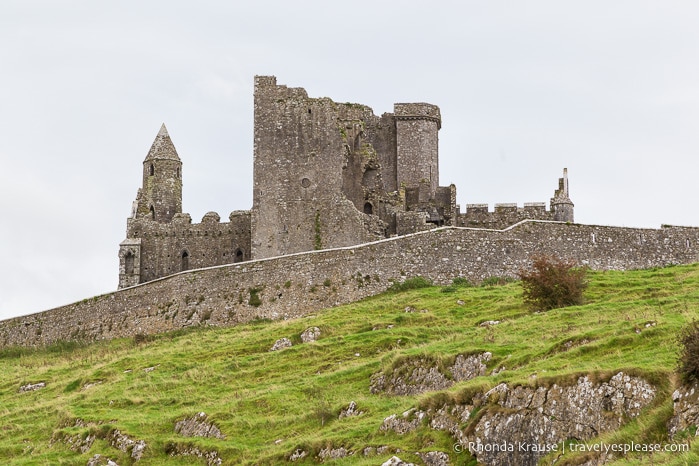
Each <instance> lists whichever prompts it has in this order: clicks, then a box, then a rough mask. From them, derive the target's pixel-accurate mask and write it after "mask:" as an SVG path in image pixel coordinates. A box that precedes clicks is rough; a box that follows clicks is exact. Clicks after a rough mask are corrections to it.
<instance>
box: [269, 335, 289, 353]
mask: <svg viewBox="0 0 699 466" xmlns="http://www.w3.org/2000/svg"><path fill="white" fill-rule="evenodd" d="M291 346H293V344H292V343H291V340H289V339H288V338H286V337H284V338H280V339H279V340H277V341H275V342H274V345H273V346H272V348H270V351H279V350H280V349H284V348H291Z"/></svg>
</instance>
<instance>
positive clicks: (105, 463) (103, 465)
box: [85, 454, 119, 466]
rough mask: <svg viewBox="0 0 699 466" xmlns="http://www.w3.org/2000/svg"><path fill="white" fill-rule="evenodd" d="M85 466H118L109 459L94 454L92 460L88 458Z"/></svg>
mask: <svg viewBox="0 0 699 466" xmlns="http://www.w3.org/2000/svg"><path fill="white" fill-rule="evenodd" d="M85 466H119V465H118V464H117V463H115V462H114V461H112V460H111V459H109V458H107V457H106V456H102V455H100V454H96V455H95V456H93V457H92V458H90V459H89V460H88V461H87V464H86V465H85Z"/></svg>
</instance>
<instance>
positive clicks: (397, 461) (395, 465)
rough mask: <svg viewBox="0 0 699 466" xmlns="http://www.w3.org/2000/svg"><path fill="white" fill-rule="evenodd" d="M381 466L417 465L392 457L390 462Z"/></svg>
mask: <svg viewBox="0 0 699 466" xmlns="http://www.w3.org/2000/svg"><path fill="white" fill-rule="evenodd" d="M381 466H415V464H414V463H406V462H405V461H403V460H402V459H400V458H398V457H397V456H392V457H391V458H389V460H388V461H386V462H385V463H383V464H381Z"/></svg>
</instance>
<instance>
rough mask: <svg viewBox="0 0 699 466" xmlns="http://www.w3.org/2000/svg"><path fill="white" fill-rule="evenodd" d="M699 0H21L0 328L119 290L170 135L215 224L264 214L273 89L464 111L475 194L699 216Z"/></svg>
mask: <svg viewBox="0 0 699 466" xmlns="http://www.w3.org/2000/svg"><path fill="white" fill-rule="evenodd" d="M697 25H699V2H696V1H690V0H687V1H672V0H662V1H660V0H658V1H641V0H628V1H616V0H614V1H612V0H604V1H595V0H592V1H591V0H580V1H573V0H571V1H565V2H564V1H560V0H550V1H543V0H541V1H532V0H527V1H492V0H488V1H485V0H479V1H473V0H460V1H449V2H446V1H438V0H434V1H432V2H426V1H424V0H422V1H411V0H402V1H400V2H398V1H391V2H388V1H384V2H382V1H380V0H371V1H365V0H353V1H351V2H337V1H334V2H333V1H327V0H326V1H303V0H297V1H293V2H292V1H281V0H280V1H260V0H255V1H245V2H244V1H207V0H203V1H202V0H199V1H197V2H184V1H172V0H170V1H123V0H122V1H119V2H116V1H112V2H106V1H105V2H94V1H87V0H74V1H69V0H66V1H62V2H55V1H31V0H21V1H14V0H3V1H2V3H0V44H2V45H1V46H0V64H1V65H0V66H1V71H0V211H1V213H2V215H1V218H2V220H1V223H0V254H1V257H2V262H1V264H2V267H0V319H2V318H7V317H11V316H16V315H21V314H28V313H33V312H37V311H41V310H45V309H49V308H52V307H56V306H59V305H63V304H67V303H70V302H73V301H78V300H81V299H83V298H87V297H91V296H94V295H96V294H100V293H104V292H108V291H112V290H114V289H116V286H117V282H118V259H117V252H118V244H119V243H120V242H121V241H122V240H123V239H124V236H125V231H126V217H127V216H128V215H129V213H130V210H131V203H132V201H133V199H134V198H135V195H136V191H137V189H138V188H139V187H140V182H141V170H142V161H143V159H144V158H145V156H146V154H147V152H148V149H149V148H150V145H151V143H152V142H153V139H154V138H155V136H156V134H157V132H158V130H159V128H160V125H161V124H162V123H163V122H164V123H165V124H166V125H167V127H168V130H169V133H170V136H171V137H172V140H173V142H174V144H175V146H176V148H177V151H178V153H179V155H180V158H181V159H182V161H183V163H184V168H183V181H184V189H183V191H184V193H183V196H184V200H183V209H184V211H185V212H189V213H190V214H191V215H192V218H193V220H194V221H197V222H198V221H200V219H201V217H202V216H203V215H204V214H205V213H206V212H208V211H216V212H218V213H219V214H220V215H221V217H222V218H223V219H225V218H227V217H228V213H229V212H230V211H232V210H238V209H249V208H250V207H251V205H252V143H253V137H252V136H253V129H252V124H253V100H252V98H253V77H254V76H255V75H275V76H277V79H278V83H279V84H286V85H288V86H292V87H303V88H305V89H306V90H307V91H308V94H309V96H311V97H330V98H331V99H333V100H335V101H338V102H357V103H362V104H366V105H369V106H370V107H372V108H373V110H374V113H376V114H377V115H380V114H382V113H384V112H392V110H393V103H394V102H429V103H433V104H436V105H438V106H439V107H440V108H441V112H442V129H441V131H440V183H441V185H448V184H450V183H455V184H456V186H457V193H458V202H459V203H460V204H461V206H462V210H463V209H465V206H466V204H468V203H489V204H491V208H492V204H494V203H500V202H517V203H518V204H519V205H522V204H523V203H524V202H536V201H546V202H547V203H548V200H549V198H550V197H551V196H552V195H553V191H554V189H555V188H556V186H557V180H558V177H559V176H560V175H561V173H562V169H563V167H567V168H568V171H569V177H570V194H571V198H572V200H573V202H574V203H575V218H576V221H577V222H580V223H588V224H603V225H620V226H635V227H636V226H637V227H649V228H657V227H659V226H660V225H661V224H663V223H666V224H679V225H692V226H697V225H699V209H698V208H697V200H698V199H697V198H698V196H697V183H696V179H697V170H698V168H699V162H698V161H697V160H698V157H697V156H698V155H699V27H698V26H697Z"/></svg>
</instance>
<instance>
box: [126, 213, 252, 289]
mask: <svg viewBox="0 0 699 466" xmlns="http://www.w3.org/2000/svg"><path fill="white" fill-rule="evenodd" d="M127 237H129V238H139V239H140V245H141V246H140V261H141V262H142V263H143V264H144V266H143V267H142V268H141V269H140V274H141V275H140V276H141V280H142V281H150V280H154V279H156V278H158V277H162V276H165V275H170V274H173V273H177V272H180V271H182V270H187V269H196V268H201V267H208V266H212V265H223V264H231V263H234V262H241V261H244V260H249V259H250V212H249V211H235V212H232V213H231V215H230V216H229V221H228V222H220V217H219V215H218V214H217V213H216V212H209V213H207V214H206V215H204V218H202V221H201V223H192V219H191V217H190V216H189V214H176V215H175V216H174V218H173V220H172V222H169V223H160V222H156V221H154V220H152V219H150V218H149V217H141V218H135V219H129V220H128V228H127ZM122 253H123V251H122ZM184 253H186V258H183V257H182V256H183V254H184ZM120 262H121V263H123V262H124V261H123V260H122V261H120Z"/></svg>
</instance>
